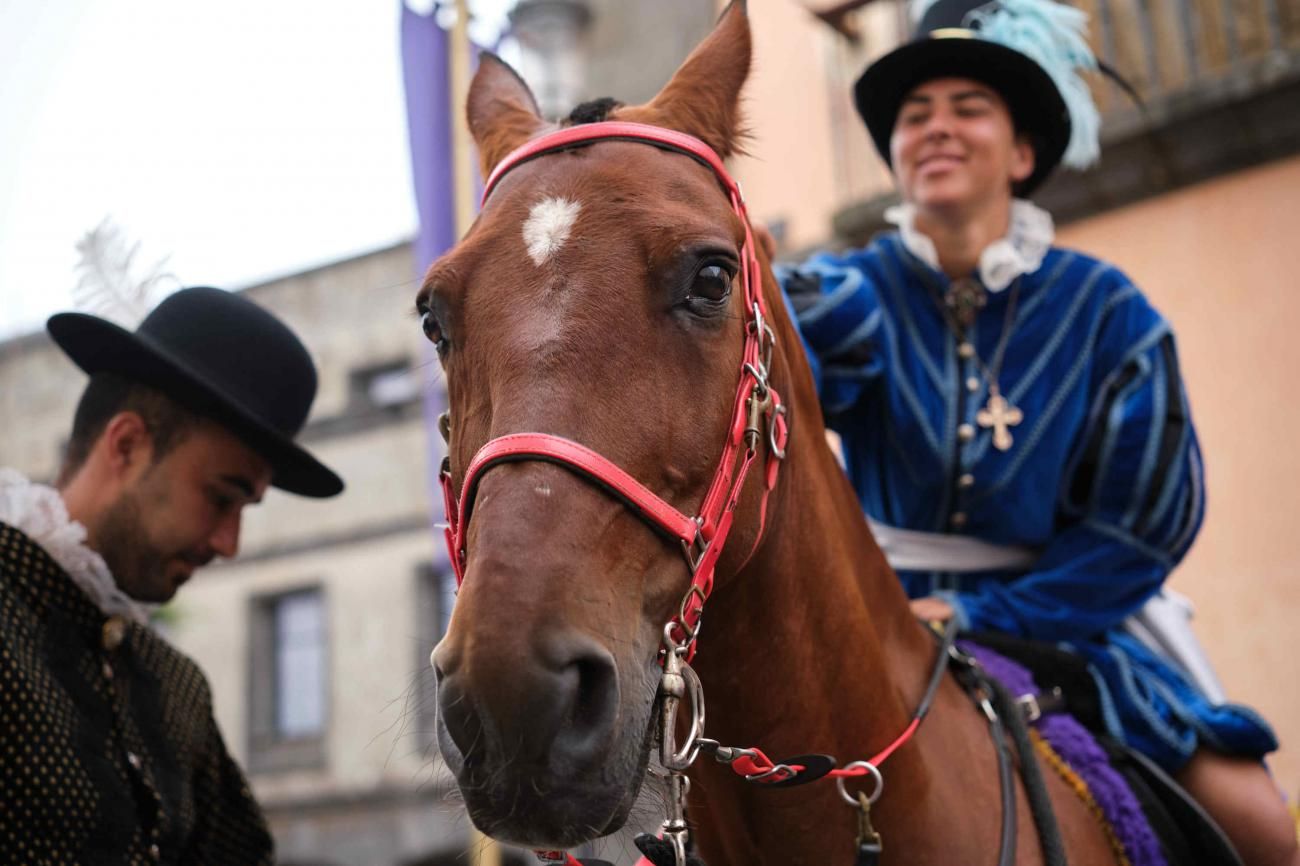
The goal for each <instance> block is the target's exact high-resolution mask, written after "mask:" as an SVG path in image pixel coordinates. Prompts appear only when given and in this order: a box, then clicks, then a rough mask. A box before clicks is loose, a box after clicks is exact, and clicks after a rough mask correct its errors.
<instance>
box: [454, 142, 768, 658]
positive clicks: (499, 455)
mask: <svg viewBox="0 0 1300 866" xmlns="http://www.w3.org/2000/svg"><path fill="white" fill-rule="evenodd" d="M599 141H632V142H639V143H642V144H649V145H652V146H654V147H658V148H662V149H664V150H669V151H673V152H676V153H681V154H684V155H686V156H689V157H690V158H692V159H694V160H695V161H697V162H699V163H701V164H703V165H704V166H706V167H707V168H709V169H710V170H711V171H712V172H713V174H714V177H716V178H717V180H718V182H719V184H721V186H722V189H723V191H724V192H725V193H726V194H727V197H728V199H729V200H730V202H731V208H732V210H733V211H734V212H735V214H736V216H738V217H739V218H740V221H741V223H742V224H743V225H744V227H745V243H744V247H743V248H742V249H741V251H740V278H741V281H742V282H743V284H744V292H745V347H744V355H743V357H742V360H741V367H740V370H739V378H740V382H739V385H738V386H737V389H736V398H735V403H734V406H733V409H732V416H731V417H732V423H731V426H730V429H729V431H728V435H727V440H726V442H725V443H724V444H723V448H722V456H721V458H720V459H719V461H718V468H717V470H716V471H715V473H714V476H713V481H712V483H711V484H710V485H709V490H708V493H707V494H706V495H705V497H704V501H703V503H702V504H701V506H700V510H699V512H698V514H696V515H695V516H694V517H691V516H688V515H686V514H683V513H682V512H680V511H678V510H677V509H676V508H673V507H672V506H671V505H669V504H668V503H667V502H665V501H664V500H663V499H662V498H660V497H659V496H658V495H656V494H655V493H654V492H653V491H652V490H650V489H649V488H647V487H646V486H645V485H644V484H642V483H641V482H639V481H637V480H636V479H635V478H633V477H632V476H631V475H629V474H628V473H627V472H625V471H623V470H622V469H620V468H619V467H618V466H616V465H614V464H613V463H611V462H610V461H609V460H606V459H605V458H604V457H602V456H600V455H599V454H597V453H596V452H594V451H592V450H591V449H589V448H587V447H585V446H583V445H580V444H578V443H577V442H573V441H571V440H568V439H564V438H562V437H560V436H552V435H550V434H548V433H514V434H511V435H508V436H502V437H500V438H497V439H493V440H492V441H490V442H488V443H487V444H486V445H484V446H483V447H482V448H480V449H479V451H478V453H477V454H475V455H474V459H473V460H472V461H470V465H469V468H468V469H467V470H466V471H465V476H464V481H463V482H462V484H461V489H460V496H459V498H457V497H456V494H455V487H454V484H453V481H452V474H451V464H450V459H449V458H448V459H446V460H444V461H443V465H442V472H441V474H440V479H441V482H442V489H443V496H444V498H445V501H446V510H447V530H446V537H447V547H448V551H449V552H450V554H451V562H452V567H453V568H454V569H455V572H456V582H457V584H458V585H459V583H460V582H462V581H463V580H464V579H465V560H466V551H465V537H466V532H467V531H468V527H469V520H470V512H471V509H472V508H473V504H474V493H475V490H476V489H477V487H478V484H479V482H480V481H481V480H482V478H483V474H484V473H485V472H487V471H488V470H489V469H491V468H492V467H494V466H499V465H501V464H502V463H508V462H517V461H523V460H530V461H544V462H549V463H555V464H557V465H559V466H562V467H564V468H565V469H567V470H569V471H570V472H573V473H574V474H576V475H577V476H578V477H580V478H582V479H583V480H585V481H587V482H589V483H591V484H593V485H594V486H596V487H599V488H600V489H601V490H603V491H605V492H606V493H607V494H609V495H610V496H612V497H614V498H615V499H617V500H619V501H620V502H622V503H623V504H624V505H625V506H627V507H628V509H630V510H631V511H632V513H634V514H635V515H636V516H637V517H639V518H640V519H641V520H642V521H644V522H645V523H646V524H647V525H649V526H650V527H651V528H652V529H654V530H655V531H656V532H659V533H661V534H663V535H667V536H668V537H670V538H674V539H677V540H678V541H680V542H681V544H682V549H683V552H684V554H685V557H686V563H687V567H688V568H689V570H690V572H691V586H690V588H689V590H688V591H687V593H686V595H685V596H684V597H683V599H682V603H681V606H680V608H679V610H678V614H677V616H676V617H675V618H674V619H673V625H674V631H675V633H676V634H675V636H676V639H677V641H678V643H679V645H682V646H684V647H687V648H688V649H687V657H688V658H689V654H690V653H693V651H694V648H695V635H696V632H697V630H698V628H699V622H700V616H701V614H702V613H703V610H704V602H705V601H706V600H707V599H708V597H709V593H710V592H711V591H712V589H713V572H714V568H715V566H716V565H717V561H718V557H719V556H720V555H721V553H722V549H723V546H724V545H725V544H726V540H727V535H728V534H729V533H730V531H731V524H732V519H733V517H734V514H735V508H736V504H737V502H739V500H740V495H741V491H742V490H743V488H744V484H745V479H746V477H747V476H748V474H749V471H750V469H751V467H752V466H753V464H754V463H755V461H756V460H757V459H758V451H759V448H760V446H761V445H763V444H766V451H767V463H766V472H765V473H764V480H763V483H764V488H763V493H762V496H763V499H762V506H761V508H760V524H759V538H761V537H762V526H763V521H764V520H765V515H766V508H767V496H768V494H769V493H770V492H771V490H772V488H773V487H774V486H775V485H776V476H777V472H778V470H779V468H780V463H781V460H782V459H783V457H784V456H785V445H786V439H787V436H788V434H789V428H788V426H787V424H786V420H785V406H784V405H783V404H782V403H781V398H780V395H779V394H777V392H776V390H775V389H774V388H773V387H772V385H771V383H770V382H769V381H768V368H769V365H770V364H771V360H772V348H773V344H774V339H773V336H772V330H771V328H770V327H769V326H768V324H767V318H766V305H765V303H764V300H763V291H762V289H763V287H762V279H761V274H760V271H759V267H758V258H757V256H756V255H755V253H754V237H753V231H752V229H751V228H750V224H749V217H748V215H747V213H746V211H745V202H744V199H743V198H742V196H741V193H740V186H739V185H738V184H737V183H736V182H735V181H734V180H733V179H732V178H731V176H730V175H729V174H728V173H727V170H726V168H725V167H724V166H723V164H722V160H721V159H720V158H719V157H718V155H717V154H716V153H714V152H713V150H712V149H711V148H710V147H709V146H708V145H706V144H705V143H704V142H702V141H700V140H699V139H697V138H693V137H691V136H689V135H685V134H683V133H680V132H675V131H673V130H670V129H661V128H659V127H655V126H646V125H644V124H640V123H620V122H606V123H592V124H586V125H583V126H574V127H570V128H568V129H562V130H560V131H558V132H553V133H551V134H549V135H544V136H542V137H541V138H538V139H536V140H534V141H530V142H528V143H527V144H525V145H524V146H522V147H520V148H519V149H518V150H515V151H514V152H513V153H511V154H510V155H509V156H507V157H506V158H505V159H503V160H502V161H501V163H500V164H499V165H498V166H497V167H496V169H495V170H493V172H492V174H491V176H490V177H489V178H488V180H487V184H486V186H485V188H484V190H483V202H484V204H486V202H487V199H488V196H490V195H491V194H492V191H493V190H494V189H495V188H496V186H497V183H498V182H499V181H500V180H501V178H502V177H504V176H505V175H506V173H508V172H509V171H510V170H511V169H513V168H515V167H517V166H519V165H521V164H523V163H525V162H528V161H530V160H533V159H537V158H539V157H542V156H545V155H547V154H551V153H556V152H559V151H564V150H569V149H572V148H575V147H582V146H586V145H590V144H594V143H596V142H599ZM765 433H766V435H764V434H765ZM755 544H757V541H756V542H755Z"/></svg>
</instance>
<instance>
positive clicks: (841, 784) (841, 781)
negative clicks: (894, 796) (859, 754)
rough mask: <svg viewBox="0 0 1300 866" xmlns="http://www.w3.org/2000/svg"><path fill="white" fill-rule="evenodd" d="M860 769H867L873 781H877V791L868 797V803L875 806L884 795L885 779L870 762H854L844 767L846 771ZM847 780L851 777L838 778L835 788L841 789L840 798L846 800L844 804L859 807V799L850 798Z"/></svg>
mask: <svg viewBox="0 0 1300 866" xmlns="http://www.w3.org/2000/svg"><path fill="white" fill-rule="evenodd" d="M858 767H863V768H865V769H866V770H867V772H868V774H869V775H870V776H871V777H872V778H873V779H875V780H876V788H875V790H874V791H872V792H871V795H870V796H869V797H867V802H868V803H872V804H874V803H875V802H876V801H877V800H879V799H880V795H881V794H882V793H884V790H885V777H884V776H882V775H880V771H879V770H877V769H876V765H875V764H873V763H871V762H870V761H854V762H853V763H851V764H845V765H844V769H846V770H854V769H857V768H858ZM846 778H849V777H845V776H840V777H838V778H837V779H836V780H835V787H837V788H839V789H840V796H841V797H842V798H843V799H844V802H845V803H848V804H849V805H850V806H857V805H858V798H857V797H850V796H849V790H848V788H847V787H845V780H846Z"/></svg>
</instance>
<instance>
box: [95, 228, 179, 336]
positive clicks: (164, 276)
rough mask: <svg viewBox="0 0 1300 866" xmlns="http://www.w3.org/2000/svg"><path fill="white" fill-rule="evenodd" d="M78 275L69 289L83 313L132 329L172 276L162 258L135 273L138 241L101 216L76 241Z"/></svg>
mask: <svg viewBox="0 0 1300 866" xmlns="http://www.w3.org/2000/svg"><path fill="white" fill-rule="evenodd" d="M77 252H78V253H79V254H80V259H79V261H78V262H77V270H78V271H79V272H80V276H79V277H78V278H77V285H76V287H75V288H74V289H73V290H72V296H73V300H74V301H75V302H76V304H77V307H78V308H79V309H81V310H82V311H83V312H87V313H94V314H95V315H97V316H101V317H103V318H105V319H108V320H109V321H112V322H114V323H116V324H118V325H121V326H122V327H124V328H134V327H135V326H136V325H138V324H140V321H141V320H142V319H144V317H145V316H147V315H148V314H149V311H150V310H151V309H153V306H154V304H155V303H156V302H157V301H159V300H161V295H162V288H161V287H162V286H163V284H164V283H167V282H171V283H176V282H177V280H176V277H175V276H174V275H172V274H171V273H170V272H168V271H166V270H164V267H165V265H166V264H167V259H166V258H163V259H160V260H158V261H157V262H155V263H154V264H153V266H152V267H150V268H148V269H146V270H143V271H142V272H139V273H137V262H136V258H137V256H138V255H139V253H140V243H139V241H137V242H136V243H134V244H131V243H128V242H127V240H126V238H125V236H124V235H123V232H122V230H121V229H120V228H118V227H117V226H116V225H114V224H113V223H112V221H111V220H109V219H108V218H105V219H104V221H103V222H101V223H100V224H99V225H97V226H95V227H94V228H93V229H91V230H90V231H88V232H86V234H85V235H84V236H83V237H82V238H81V240H79V241H78V242H77Z"/></svg>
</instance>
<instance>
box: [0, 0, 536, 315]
mask: <svg viewBox="0 0 1300 866" xmlns="http://www.w3.org/2000/svg"><path fill="white" fill-rule="evenodd" d="M411 5H412V7H413V8H416V9H420V10H422V11H427V9H428V8H429V7H430V6H431V5H432V0H421V2H416V0H412V2H411ZM509 5H512V4H511V3H510V2H509V0H487V2H476V3H474V7H475V8H476V9H481V10H483V12H484V14H485V15H490V16H492V17H494V18H495V19H499V18H500V17H501V10H502V9H504V8H506V7H508V6H509ZM399 13H400V6H399V0H388V2H385V0H364V2H363V0H217V2H213V0H202V2H200V0H0V338H3V337H5V336H11V335H13V334H16V333H22V332H26V331H31V330H36V329H38V328H40V327H41V326H42V324H43V322H44V320H45V318H46V317H47V316H48V315H49V314H50V313H52V312H55V311H57V310H60V309H69V308H71V306H72V301H71V294H70V290H71V288H72V287H73V286H74V285H75V284H76V274H75V270H74V266H75V264H76V261H77V253H76V250H75V246H74V245H75V244H76V242H77V240H79V239H80V238H81V237H82V235H84V234H85V233H86V232H87V231H88V230H90V229H91V228H94V227H95V226H96V225H98V224H99V223H100V221H101V220H103V219H104V218H105V217H109V218H111V219H112V220H113V222H114V223H116V224H117V225H118V226H119V227H120V228H121V229H122V230H123V232H124V234H125V235H126V236H127V237H128V238H129V239H130V240H133V241H140V242H141V251H140V261H141V263H142V264H144V265H150V264H152V263H154V262H156V261H158V260H160V259H162V258H164V257H167V258H168V262H167V266H166V270H168V271H170V272H171V273H173V274H175V275H176V276H177V277H178V278H179V280H180V281H181V283H182V284H187V285H193V284H211V285H217V286H221V287H225V288H238V287H240V286H244V285H248V284H250V283H254V282H258V281H260V280H262V279H265V278H268V277H273V276H277V275H281V274H286V273H292V272H294V271H298V270H302V269H304V268H308V267H311V266H313V265H317V264H321V263H324V262H329V261H333V260H336V259H340V258H344V257H346V256H349V255H352V254H356V253H360V252H365V251H368V250H372V249H375V248H377V247H379V246H382V245H385V244H388V243H392V242H394V241H398V240H402V239H405V238H409V237H410V236H412V235H413V234H414V231H415V222H416V217H415V206H414V202H413V199H412V194H411V190H410V168H409V157H408V154H407V140H406V119H405V107H404V103H403V98H404V97H403V92H402V77H401V54H400V42H399V34H398V24H399V18H400V14H399Z"/></svg>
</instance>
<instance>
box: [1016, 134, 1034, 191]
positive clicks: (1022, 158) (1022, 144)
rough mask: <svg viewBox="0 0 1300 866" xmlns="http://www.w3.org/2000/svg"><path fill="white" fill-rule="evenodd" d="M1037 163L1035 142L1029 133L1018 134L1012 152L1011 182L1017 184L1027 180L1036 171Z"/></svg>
mask: <svg viewBox="0 0 1300 866" xmlns="http://www.w3.org/2000/svg"><path fill="white" fill-rule="evenodd" d="M1035 163H1036V155H1035V154H1034V145H1033V142H1031V141H1030V140H1029V136H1027V135H1017V136H1016V140H1015V143H1014V145H1013V146H1012V152H1011V182H1012V183H1013V184H1017V183H1020V182H1021V181H1024V180H1027V179H1028V178H1029V176H1030V175H1031V174H1033V173H1034V165H1035Z"/></svg>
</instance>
